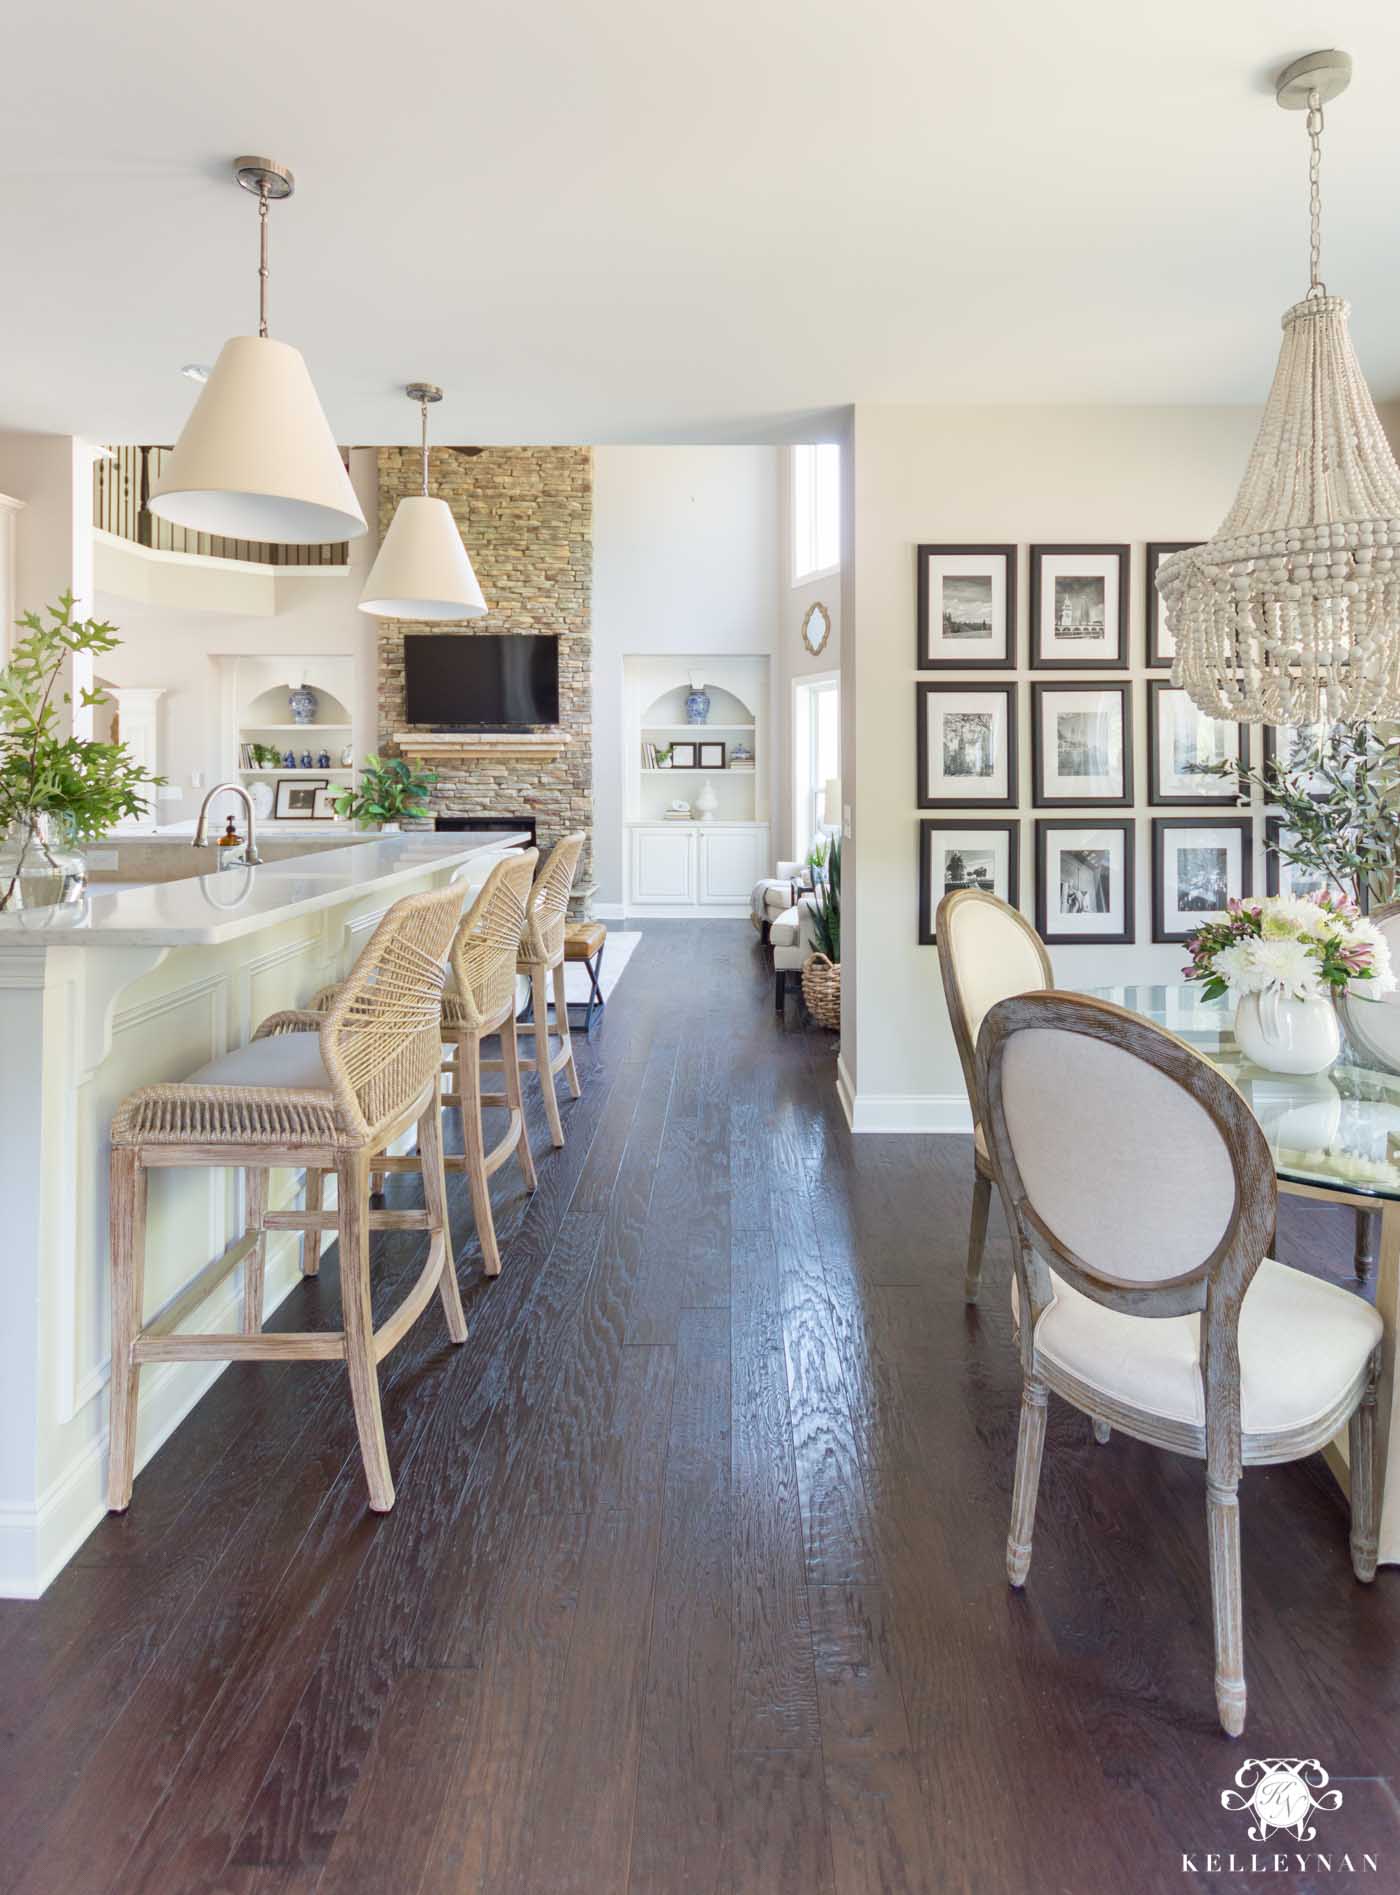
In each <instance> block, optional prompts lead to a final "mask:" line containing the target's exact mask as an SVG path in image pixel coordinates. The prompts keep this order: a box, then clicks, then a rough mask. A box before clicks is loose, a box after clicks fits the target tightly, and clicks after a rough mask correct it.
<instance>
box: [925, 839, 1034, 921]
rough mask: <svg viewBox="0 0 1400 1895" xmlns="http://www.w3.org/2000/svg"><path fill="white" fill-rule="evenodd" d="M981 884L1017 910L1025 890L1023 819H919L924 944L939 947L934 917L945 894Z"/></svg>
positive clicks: (988, 892) (980, 885)
mask: <svg viewBox="0 0 1400 1895" xmlns="http://www.w3.org/2000/svg"><path fill="white" fill-rule="evenodd" d="M958 888H980V889H982V890H983V891H984V892H985V893H986V894H988V895H999V896H1000V897H1001V899H1002V900H1003V901H1005V902H1009V903H1010V904H1011V906H1012V907H1013V908H1014V907H1016V906H1017V905H1018V903H1019V901H1020V894H1021V825H1020V824H1019V823H1018V822H957V821H947V822H935V821H934V820H933V819H932V818H931V817H928V816H925V817H924V818H923V819H922V821H921V822H920V823H919V944H920V946H921V947H936V946H937V944H938V938H937V936H936V934H935V933H934V918H935V916H936V915H937V913H938V904H939V902H941V901H942V899H943V897H944V896H945V895H951V894H952V893H953V891H954V890H955V889H958Z"/></svg>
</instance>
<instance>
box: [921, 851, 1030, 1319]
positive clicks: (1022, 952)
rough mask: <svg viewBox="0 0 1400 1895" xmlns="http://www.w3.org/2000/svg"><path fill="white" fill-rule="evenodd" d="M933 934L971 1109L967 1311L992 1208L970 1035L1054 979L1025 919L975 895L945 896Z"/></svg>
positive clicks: (963, 891) (974, 891)
mask: <svg viewBox="0 0 1400 1895" xmlns="http://www.w3.org/2000/svg"><path fill="white" fill-rule="evenodd" d="M934 934H935V935H936V936H937V939H938V971H939V973H940V974H941V975H942V976H943V992H944V995H945V997H946V999H947V1002H948V1018H949V1020H950V1021H951V1022H952V1026H953V1043H954V1045H955V1046H956V1047H957V1049H958V1061H959V1063H960V1064H961V1066H962V1070H963V1082H964V1084H965V1085H966V1086H967V1097H968V1103H969V1104H970V1105H971V1107H972V1163H973V1179H972V1223H971V1226H970V1228H969V1231H968V1238H967V1272H966V1275H965V1277H964V1280H963V1295H964V1296H965V1298H966V1299H967V1301H968V1302H969V1303H975V1302H976V1301H977V1291H978V1288H979V1286H980V1283H981V1278H982V1252H983V1250H984V1249H985V1248H986V1242H987V1213H988V1212H989V1211H990V1209H991V1205H992V1170H991V1166H990V1165H989V1164H988V1162H987V1142H986V1137H985V1135H984V1133H983V1130H982V1108H981V1103H980V1101H979V1098H978V1093H977V1053H976V1048H977V1032H978V1029H979V1027H980V1026H981V1024H982V1021H983V1019H984V1018H985V1017H986V1014H987V1011H988V1009H989V1008H991V1007H993V1006H995V1004H996V1002H997V1001H998V1000H1004V999H1005V998H1006V997H1007V995H1008V994H1023V993H1029V992H1031V991H1033V990H1034V989H1036V988H1040V987H1053V986H1054V985H1055V976H1054V974H1053V972H1052V971H1051V967H1050V956H1049V955H1048V954H1047V953H1046V951H1045V943H1044V942H1043V941H1042V940H1041V938H1040V936H1039V935H1038V934H1037V933H1036V931H1035V929H1034V928H1033V927H1032V926H1031V924H1030V922H1029V921H1027V920H1026V918H1025V916H1024V915H1022V914H1018V913H1017V911H1016V910H1015V909H1014V908H1012V907H1011V906H1010V905H1009V904H1008V903H1007V902H1004V901H1001V900H1000V899H999V898H998V897H997V896H996V895H988V894H984V893H983V891H982V890H981V889H980V888H957V889H954V890H953V892H952V894H950V895H945V896H944V897H943V899H942V901H941V902H939V904H938V913H937V916H936V917H935V920H934Z"/></svg>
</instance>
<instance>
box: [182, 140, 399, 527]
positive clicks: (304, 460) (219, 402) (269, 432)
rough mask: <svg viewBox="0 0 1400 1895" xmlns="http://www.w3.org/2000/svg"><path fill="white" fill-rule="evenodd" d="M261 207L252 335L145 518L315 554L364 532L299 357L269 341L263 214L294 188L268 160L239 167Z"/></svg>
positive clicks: (197, 414) (233, 355) (227, 355)
mask: <svg viewBox="0 0 1400 1895" xmlns="http://www.w3.org/2000/svg"><path fill="white" fill-rule="evenodd" d="M233 169H234V175H235V176H236V177H237V179H238V182H239V183H240V184H241V185H242V186H243V188H244V190H245V191H253V192H255V193H256V194H257V199H258V233H259V235H258V333H257V334H256V335H255V336H234V337H232V338H231V339H230V340H229V341H227V342H226V343H225V344H224V346H223V348H222V350H221V351H220V354H219V359H218V361H217V362H216V363H215V364H214V367H213V370H212V372H211V373H210V375H209V379H208V381H207V382H206V384H205V386H204V390H203V393H202V394H201V395H200V397H199V400H198V401H197V402H196V403H195V405H194V412H193V413H192V414H191V416H190V418H189V420H188V421H187V422H186V423H185V427H184V431H183V432H182V434H181V436H180V439H179V440H178V441H177V442H176V444H175V451H174V453H173V454H171V455H170V456H169V458H168V459H167V460H166V463H165V465H164V466H163V467H162V468H161V470H160V473H159V474H158V475H157V477H156V480H155V483H154V485H153V487H152V490H151V512H152V513H154V514H157V515H158V516H159V517H160V518H161V519H162V520H169V521H170V522H171V524H172V525H173V526H183V527H187V528H189V529H190V530H191V531H192V532H196V533H216V534H222V535H223V537H224V538H225V539H237V540H270V541H272V542H274V543H275V544H278V545H283V546H315V545H318V544H320V543H322V542H324V541H327V540H349V539H357V538H358V537H359V536H360V534H361V533H367V532H368V531H369V527H368V524H367V523H366V520H365V516H364V514H363V513H362V512H361V511H360V503H359V501H358V500H356V498H355V489H354V488H353V487H352V486H351V484H350V476H349V474H348V473H347V472H346V471H345V463H344V461H342V459H341V457H340V449H339V448H338V447H337V446H336V444H335V437H334V435H333V434H332V433H331V430H330V424H329V423H328V422H327V420H326V416H325V411H324V409H323V408H322V407H321V404H320V401H319V400H318V399H317V396H316V390H315V388H314V387H313V386H312V383H311V377H310V375H309V374H308V373H307V369H306V364H305V362H304V361H303V360H302V358H301V352H300V350H298V349H294V348H292V347H291V346H290V344H289V343H286V342H274V341H272V339H271V338H270V337H269V335H268V333H267V280H268V271H267V207H268V205H269V203H270V202H271V201H272V200H273V199H274V198H284V197H290V196H291V194H292V188H293V184H294V180H293V178H292V174H291V172H290V171H289V170H288V169H287V167H286V166H285V165H280V164H276V163H274V162H273V160H272V159H271V158H238V159H236V160H235V161H234V167H233Z"/></svg>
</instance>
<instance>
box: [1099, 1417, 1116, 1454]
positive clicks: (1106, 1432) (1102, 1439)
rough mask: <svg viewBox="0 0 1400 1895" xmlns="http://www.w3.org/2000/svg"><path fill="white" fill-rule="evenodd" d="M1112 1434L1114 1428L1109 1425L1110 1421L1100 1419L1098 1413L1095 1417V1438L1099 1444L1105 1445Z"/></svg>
mask: <svg viewBox="0 0 1400 1895" xmlns="http://www.w3.org/2000/svg"><path fill="white" fill-rule="evenodd" d="M1112 1434H1113V1430H1112V1428H1110V1427H1109V1425H1108V1423H1107V1422H1106V1421H1100V1420H1099V1418H1098V1417H1097V1415H1096V1416H1095V1417H1094V1439H1095V1440H1096V1441H1097V1442H1098V1444H1099V1446H1100V1447H1103V1446H1104V1444H1105V1443H1106V1442H1107V1441H1108V1440H1109V1439H1110V1438H1111V1437H1112Z"/></svg>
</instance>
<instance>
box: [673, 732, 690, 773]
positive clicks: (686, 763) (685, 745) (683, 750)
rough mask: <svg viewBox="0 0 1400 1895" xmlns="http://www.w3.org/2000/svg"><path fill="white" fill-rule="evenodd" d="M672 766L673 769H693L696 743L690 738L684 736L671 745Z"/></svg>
mask: <svg viewBox="0 0 1400 1895" xmlns="http://www.w3.org/2000/svg"><path fill="white" fill-rule="evenodd" d="M682 759H683V760H682ZM671 768H672V769H673V770H693V769H695V768H696V763H695V745H694V744H693V743H691V741H690V740H689V738H683V739H682V740H681V741H679V742H678V743H673V744H672V745H671Z"/></svg>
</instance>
